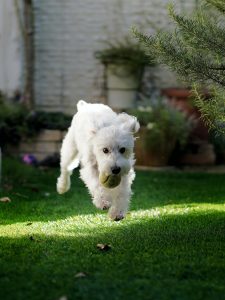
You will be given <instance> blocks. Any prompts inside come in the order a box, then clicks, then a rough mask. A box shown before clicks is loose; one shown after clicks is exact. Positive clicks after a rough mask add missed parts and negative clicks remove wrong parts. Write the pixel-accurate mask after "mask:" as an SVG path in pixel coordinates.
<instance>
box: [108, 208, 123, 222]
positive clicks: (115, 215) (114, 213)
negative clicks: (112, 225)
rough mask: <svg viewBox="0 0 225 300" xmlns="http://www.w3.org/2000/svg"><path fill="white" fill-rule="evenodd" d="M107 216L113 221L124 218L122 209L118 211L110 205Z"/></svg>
mask: <svg viewBox="0 0 225 300" xmlns="http://www.w3.org/2000/svg"><path fill="white" fill-rule="evenodd" d="M109 217H110V219H112V220H113V221H120V220H122V219H124V218H125V213H124V212H122V211H118V210H117V209H116V208H114V207H111V208H110V210H109Z"/></svg>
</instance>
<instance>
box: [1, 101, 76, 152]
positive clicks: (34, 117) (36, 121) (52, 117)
mask: <svg viewBox="0 0 225 300" xmlns="http://www.w3.org/2000/svg"><path fill="white" fill-rule="evenodd" d="M70 123H71V116H67V115H65V114H63V113H52V112H42V111H36V112H35V111H32V112H29V111H28V110H26V109H25V107H24V106H22V105H20V104H16V103H10V102H9V101H6V99H4V97H3V96H1V98H0V146H1V147H4V146H5V145H6V144H13V145H16V144H18V143H19V142H20V141H21V139H22V138H24V137H32V136H34V135H36V134H37V133H38V132H40V130H42V129H58V130H66V129H67V128H68V127H69V126H70Z"/></svg>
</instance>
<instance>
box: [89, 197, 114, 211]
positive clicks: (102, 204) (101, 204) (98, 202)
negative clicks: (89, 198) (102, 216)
mask: <svg viewBox="0 0 225 300" xmlns="http://www.w3.org/2000/svg"><path fill="white" fill-rule="evenodd" d="M93 204H94V205H95V207H97V208H99V209H102V210H107V209H109V208H110V206H111V204H110V202H109V201H107V200H102V199H94V200H93Z"/></svg>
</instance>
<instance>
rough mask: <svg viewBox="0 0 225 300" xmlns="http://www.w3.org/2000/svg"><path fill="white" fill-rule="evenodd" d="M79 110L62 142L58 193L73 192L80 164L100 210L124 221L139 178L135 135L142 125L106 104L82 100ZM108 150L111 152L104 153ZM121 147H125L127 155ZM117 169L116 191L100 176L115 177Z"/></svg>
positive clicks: (83, 175) (83, 178) (84, 178)
mask: <svg viewBox="0 0 225 300" xmlns="http://www.w3.org/2000/svg"><path fill="white" fill-rule="evenodd" d="M77 110H78V112H77V113H76V114H75V115H74V117H73V120H72V124H71V127H70V128H69V129H68V133H67V135H66V136H65V139H64V140H63V143H62V148H61V163H60V166H61V174H60V177H59V178H58V181H57V191H58V193H59V194H63V193H65V192H67V191H68V190H69V188H70V175H71V174H72V170H73V169H74V168H76V167H78V165H79V164H80V176H81V179H82V180H83V181H84V183H85V184H86V186H87V188H88V190H89V192H90V194H91V196H92V199H93V203H94V205H95V206H96V207H97V208H100V209H108V208H109V216H110V218H111V219H113V220H120V219H122V218H124V217H125V214H126V212H127V210H128V206H129V201H130V197H131V184H132V181H133V180H134V177H135V173H134V170H133V165H134V162H135V161H134V154H133V148H134V140H135V138H134V136H133V135H134V133H136V132H137V131H138V130H139V127H140V126H139V123H138V121H137V119H136V118H135V117H133V116H129V115H128V114H126V113H121V114H116V113H115V112H113V111H112V110H111V108H109V107H108V106H106V105H104V104H89V103H86V102H85V101H83V100H80V101H79V102H78V104H77ZM104 148H107V149H108V153H104V151H103V149H104ZM121 148H125V151H124V153H121ZM123 150H124V149H123ZM122 152H123V151H122ZM115 167H117V168H118V167H119V168H120V172H119V175H121V177H122V179H121V182H120V184H119V185H118V186H117V187H115V188H112V189H109V188H105V187H104V186H102V185H101V183H100V182H99V174H100V173H105V174H108V175H112V170H113V168H115Z"/></svg>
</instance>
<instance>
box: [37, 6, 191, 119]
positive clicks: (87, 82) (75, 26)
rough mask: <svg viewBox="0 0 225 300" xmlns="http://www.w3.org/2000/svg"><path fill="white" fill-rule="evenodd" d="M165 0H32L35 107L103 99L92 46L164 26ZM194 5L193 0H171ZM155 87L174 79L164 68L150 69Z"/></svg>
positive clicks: (69, 107)
mask: <svg viewBox="0 0 225 300" xmlns="http://www.w3.org/2000/svg"><path fill="white" fill-rule="evenodd" d="M169 2H171V1H169V0H141V1H137V0H110V1H109V0H96V1H93V0H85V1H83V0H76V1H74V0H67V1H61V0H56V1H43V0H42V1H40V0H34V8H35V12H34V13H35V60H36V61H35V101H36V104H37V106H38V108H39V109H45V110H49V111H57V110H58V111H63V112H65V113H69V114H73V113H74V112H75V110H76V102H77V101H78V100H79V99H86V100H89V101H96V100H97V101H104V95H103V93H102V90H103V89H102V87H103V78H104V70H103V67H102V66H101V64H100V63H99V62H98V61H97V60H96V59H95V58H94V52H95V51H97V50H100V49H103V48H105V47H106V42H107V43H109V42H112V41H113V40H115V39H120V38H122V37H124V36H125V35H128V34H130V33H131V31H130V30H131V26H133V25H137V27H138V28H140V29H141V30H142V31H144V32H148V33H152V32H154V31H155V30H156V29H159V28H168V27H169V26H170V21H169V18H168V13H167V8H166V6H167V4H168V3H169ZM173 2H175V3H176V7H177V9H183V10H186V11H187V10H188V11H190V10H192V8H193V7H194V5H195V4H196V0H189V1H181V0H176V1H173ZM150 73H152V74H151V76H150V77H149V76H146V80H147V81H151V80H153V77H154V85H156V87H159V88H165V87H171V86H175V85H177V83H176V80H175V76H174V75H173V74H171V73H170V72H168V71H165V69H162V68H159V67H156V68H152V69H151V70H150Z"/></svg>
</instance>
